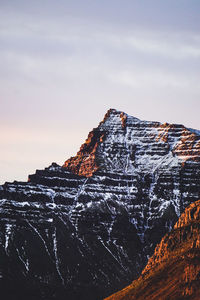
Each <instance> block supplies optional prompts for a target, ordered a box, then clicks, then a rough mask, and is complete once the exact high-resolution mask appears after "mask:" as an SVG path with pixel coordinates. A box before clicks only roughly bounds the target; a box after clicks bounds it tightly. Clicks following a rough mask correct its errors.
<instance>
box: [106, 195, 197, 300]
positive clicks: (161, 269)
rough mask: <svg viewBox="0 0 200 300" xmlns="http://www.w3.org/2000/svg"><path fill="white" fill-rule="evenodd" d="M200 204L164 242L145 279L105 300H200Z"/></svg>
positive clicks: (143, 275) (186, 211)
mask: <svg viewBox="0 0 200 300" xmlns="http://www.w3.org/2000/svg"><path fill="white" fill-rule="evenodd" d="M199 287H200V200H199V201H196V202H195V203H192V204H191V205H190V206H189V207H188V208H186V210H185V212H184V213H183V214H182V215H181V217H180V219H179V221H178V222H177V223H176V225H175V226H174V229H173V230H172V231H171V232H170V233H168V234H166V235H165V236H164V238H162V240H161V242H160V244H159V245H157V247H156V249H155V252H154V255H153V256H152V257H151V258H150V259H149V262H148V264H147V266H146V268H145V269H144V271H143V272H142V275H141V276H140V277H139V278H138V279H137V280H135V281H133V283H132V284H131V285H129V286H128V287H127V288H125V289H123V290H122V291H120V292H118V293H116V294H114V295H113V296H111V297H108V298H106V300H134V299H135V300H136V299H137V300H144V299H145V300H150V299H151V300H158V299H163V300H164V299H170V300H178V299H183V300H184V299H190V300H199V299H200V289H199Z"/></svg>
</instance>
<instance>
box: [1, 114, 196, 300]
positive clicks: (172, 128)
mask: <svg viewBox="0 0 200 300" xmlns="http://www.w3.org/2000/svg"><path fill="white" fill-rule="evenodd" d="M199 141H200V134H199V132H198V131H195V130H191V129H187V128H185V127H184V126H183V125H178V124H168V123H165V124H161V123H159V122H153V121H142V120H139V119H137V118H135V117H132V116H130V115H128V114H125V113H123V112H121V111H117V110H115V109H111V110H109V111H108V112H107V113H106V115H105V117H104V119H103V121H102V122H100V124H99V125H98V126H97V127H96V128H94V129H93V130H92V131H91V132H90V133H89V135H88V137H87V139H86V141H85V143H83V145H82V146H81V147H80V150H79V151H78V153H77V155H76V156H74V157H71V158H70V159H68V160H67V161H66V162H65V163H64V165H63V166H62V167H61V166H59V165H57V164H55V163H53V164H52V165H50V167H48V168H45V169H44V170H36V172H35V174H32V175H29V181H28V182H18V181H15V182H13V183H5V184H4V185H3V186H1V187H0V228H1V235H0V258H1V259H0V288H1V295H2V293H3V291H5V295H6V297H4V298H6V299H9V300H10V299H13V297H10V298H9V296H8V294H9V293H12V294H14V295H15V294H17V296H16V297H14V298H17V297H18V298H19V299H30V297H29V296H30V293H32V291H34V293H35V295H36V296H35V299H38V300H40V299H44V298H45V299H48V300H53V299H59V300H63V299H71V300H78V299H82V300H84V299H87V300H99V299H102V298H103V297H105V296H108V295H110V294H112V293H113V292H115V291H116V290H118V289H121V288H123V287H124V286H126V285H127V284H129V283H130V282H131V281H132V280H133V279H134V278H136V277H138V276H139V274H140V273H141V271H142V269H143V268H144V267H145V265H146V263H147V261H148V258H149V256H151V255H152V254H153V251H154V249H155V246H156V244H158V243H159V242H160V240H161V238H162V237H163V236H164V235H165V234H166V233H167V232H169V231H170V230H171V229H172V228H173V226H174V224H175V223H176V222H177V220H178V217H179V216H180V214H181V213H182V212H183V211H184V209H185V207H186V206H187V205H189V204H190V203H191V202H194V201H195V200H198V199H200V160H199V157H200V155H199V143H200V142H199ZM195 216H196V214H195ZM159 255H160V254H159ZM159 257H161V255H160V256H159ZM159 259H160V258H159ZM10 286H12V290H11V289H10ZM24 286H26V290H25V289H24ZM25 291H26V292H25ZM30 291H31V292H30ZM22 295H23V296H24V298H23V297H22ZM44 295H45V296H44ZM56 297H57V298H56Z"/></svg>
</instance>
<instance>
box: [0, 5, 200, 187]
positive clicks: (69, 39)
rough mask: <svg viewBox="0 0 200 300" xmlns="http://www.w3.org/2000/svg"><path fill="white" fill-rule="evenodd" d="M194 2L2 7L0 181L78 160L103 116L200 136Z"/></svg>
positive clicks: (199, 39) (199, 40)
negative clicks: (118, 113)
mask: <svg viewBox="0 0 200 300" xmlns="http://www.w3.org/2000/svg"><path fill="white" fill-rule="evenodd" d="M199 79H200V1H199V0H167V1H165V0H157V1H156V0H151V1H149V0H135V1H134V0H121V1H119V0H101V1H100V0H99V1H97V0H90V1H89V0H78V1H76V0H70V1H68V0H57V1H55V0H42V1H41V0H30V1H27V0H24V1H20V0H15V1H14V0H0V107H1V109H0V126H1V127H0V129H1V130H0V132H1V136H0V169H1V173H0V183H4V182H5V181H13V180H14V179H16V180H25V181H26V180H27V178H28V174H32V173H34V172H35V169H42V168H44V167H47V166H49V165H50V164H51V162H53V161H55V162H57V163H59V164H63V163H64V161H65V160H66V159H67V158H69V157H70V156H72V155H75V154H76V152H77V151H78V149H79V147H80V145H81V144H82V143H83V142H84V140H85V139H86V137H87V134H88V132H89V131H90V130H91V129H92V128H93V127H96V126H97V125H98V123H99V122H100V121H101V120H102V119H103V116H104V114H105V113H106V111H107V110H108V109H109V108H116V109H118V110H122V111H124V112H126V113H128V114H130V115H133V116H135V117H137V118H140V119H143V120H156V121H160V122H166V121H167V122H170V123H181V124H184V125H185V126H187V127H191V128H196V129H200V122H199V112H200V84H199Z"/></svg>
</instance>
